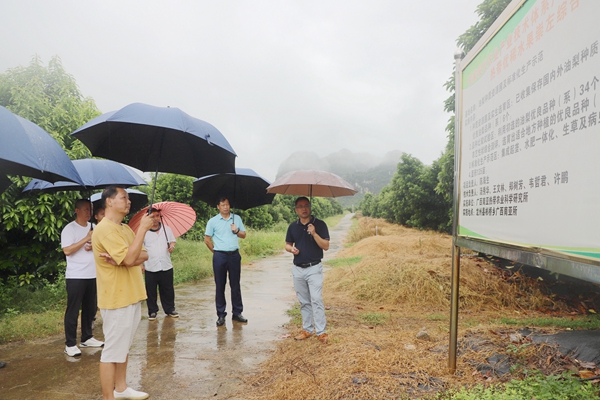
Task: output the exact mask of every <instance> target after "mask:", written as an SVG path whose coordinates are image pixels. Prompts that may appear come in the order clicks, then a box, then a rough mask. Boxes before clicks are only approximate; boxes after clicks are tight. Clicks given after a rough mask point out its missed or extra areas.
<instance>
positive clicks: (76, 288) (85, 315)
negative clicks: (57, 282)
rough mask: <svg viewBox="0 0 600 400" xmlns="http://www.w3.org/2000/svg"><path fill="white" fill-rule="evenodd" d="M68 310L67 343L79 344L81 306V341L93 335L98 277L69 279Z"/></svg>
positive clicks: (66, 320)
mask: <svg viewBox="0 0 600 400" xmlns="http://www.w3.org/2000/svg"><path fill="white" fill-rule="evenodd" d="M66 281H67V310H66V311H65V339H66V340H65V344H66V345H67V346H69V347H72V346H75V345H76V344H77V318H78V317H79V309H80V308H81V342H85V341H86V340H88V339H89V338H91V337H93V336H94V335H93V334H92V323H93V322H94V317H95V316H96V310H97V307H98V299H97V297H96V278H94V279H67V280H66Z"/></svg>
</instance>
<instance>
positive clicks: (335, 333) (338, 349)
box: [244, 218, 568, 399]
mask: <svg viewBox="0 0 600 400" xmlns="http://www.w3.org/2000/svg"><path fill="white" fill-rule="evenodd" d="M375 227H377V232H378V236H374V235H375ZM349 241H356V243H355V244H354V245H353V246H351V247H348V248H346V249H344V250H342V251H340V253H339V254H338V255H337V257H338V258H341V259H355V260H356V259H357V260H359V261H358V262H357V263H354V264H350V263H348V264H347V265H344V264H343V263H342V264H341V265H339V266H337V267H335V268H332V269H330V270H329V271H328V272H327V275H326V279H325V287H324V297H325V306H326V308H327V319H328V333H329V336H330V343H329V344H328V345H323V344H321V343H320V342H319V341H318V340H316V339H314V338H310V339H307V340H304V341H300V342H297V341H294V340H293V339H286V340H283V341H281V342H280V343H279V344H278V347H277V350H276V352H275V354H274V355H273V357H272V358H271V359H269V360H268V361H267V362H265V363H264V364H263V365H262V369H261V371H259V372H258V373H257V374H256V375H254V376H251V377H249V378H247V383H248V385H247V386H246V387H245V388H244V397H245V398H252V399H258V398H260V399H288V398H289V399H292V398H294V399H385V398H394V399H396V398H424V397H427V396H433V395H435V393H437V392H439V391H441V390H444V389H448V388H451V387H453V388H456V387H460V386H463V385H467V386H469V385H474V384H475V383H478V382H481V380H482V376H481V374H479V373H477V370H476V369H475V366H476V365H477V364H482V363H485V362H486V358H487V357H489V356H490V355H492V354H493V353H496V352H498V351H499V350H500V351H504V352H505V353H506V338H505V337H502V336H501V335H499V334H493V333H490V332H498V331H500V330H501V329H502V327H499V326H498V325H496V324H495V323H494V322H493V321H495V320H497V319H498V318H499V317H505V316H511V317H512V316H517V317H518V316H526V315H527V316H532V315H537V313H538V311H536V310H540V309H552V310H554V311H567V310H568V307H567V306H566V305H565V304H563V303H561V302H559V301H553V300H552V299H551V298H550V297H549V296H547V295H545V294H544V292H543V291H542V290H541V289H540V287H539V286H538V284H537V282H536V281H535V280H532V279H529V278H525V277H522V276H520V275H518V274H511V275H510V276H509V275H505V274H503V273H502V272H501V271H500V270H498V269H496V268H495V267H493V266H492V265H490V264H488V263H487V262H486V261H485V260H483V259H480V258H478V257H464V258H463V259H462V260H461V280H460V281H461V288H460V290H461V292H460V294H461V297H460V306H461V314H460V317H459V337H460V338H461V343H462V344H463V347H462V349H461V350H460V357H459V359H458V361H457V371H456V374H450V373H449V370H448V367H447V366H448V342H449V338H448V336H449V335H448V329H449V313H450V311H449V309H450V285H451V245H452V243H451V237H450V236H448V235H443V234H440V233H436V232H424V231H418V230H413V229H408V228H404V227H401V226H397V225H392V224H388V223H386V222H384V221H382V220H374V219H370V218H361V219H360V220H359V221H358V223H357V224H356V225H355V226H354V227H353V229H352V230H351V232H350V234H349ZM289 328H290V333H291V336H292V337H293V336H294V335H295V334H297V333H298V332H299V331H300V325H299V324H298V323H295V324H290V325H289ZM420 332H421V333H422V332H425V333H426V335H424V336H423V337H422V338H417V336H419V337H421V336H420V335H418V334H419V333H420ZM531 348H532V349H533V348H534V346H532V347H531ZM532 351H533V350H532ZM544 354H546V355H548V354H550V353H548V352H546V353H544ZM515 357H516V355H514V354H513V355H512V358H513V359H514V358H515ZM519 357H521V358H523V359H524V360H526V359H527V358H528V357H530V355H529V353H525V352H524V353H523V354H520V355H519ZM557 357H558V356H557ZM548 359H549V358H548ZM524 362H531V363H532V362H534V361H524ZM485 379H487V380H488V381H493V380H494V379H493V378H491V377H488V378H485Z"/></svg>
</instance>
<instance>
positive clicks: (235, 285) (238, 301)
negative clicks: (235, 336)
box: [213, 251, 244, 317]
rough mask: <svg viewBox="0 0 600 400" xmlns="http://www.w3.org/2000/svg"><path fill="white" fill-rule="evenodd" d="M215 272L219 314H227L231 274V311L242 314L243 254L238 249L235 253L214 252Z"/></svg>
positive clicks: (221, 315)
mask: <svg viewBox="0 0 600 400" xmlns="http://www.w3.org/2000/svg"><path fill="white" fill-rule="evenodd" d="M213 273H214V275H215V286H216V292H215V305H216V307H217V316H218V317H225V316H226V315H227V312H226V311H225V308H226V307H227V301H226V300H225V286H226V285H227V275H229V287H230V288H231V303H232V304H231V312H232V313H233V315H240V314H241V313H242V311H244V305H243V304H242V290H241V288H240V276H241V274H242V256H241V255H240V253H239V252H237V251H236V252H235V253H233V254H227V253H220V252H218V251H215V253H214V254H213Z"/></svg>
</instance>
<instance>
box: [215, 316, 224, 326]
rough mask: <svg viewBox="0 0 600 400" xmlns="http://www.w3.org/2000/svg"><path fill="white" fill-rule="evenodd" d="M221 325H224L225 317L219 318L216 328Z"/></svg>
mask: <svg viewBox="0 0 600 400" xmlns="http://www.w3.org/2000/svg"><path fill="white" fill-rule="evenodd" d="M223 325H225V317H219V319H218V320H217V326H223Z"/></svg>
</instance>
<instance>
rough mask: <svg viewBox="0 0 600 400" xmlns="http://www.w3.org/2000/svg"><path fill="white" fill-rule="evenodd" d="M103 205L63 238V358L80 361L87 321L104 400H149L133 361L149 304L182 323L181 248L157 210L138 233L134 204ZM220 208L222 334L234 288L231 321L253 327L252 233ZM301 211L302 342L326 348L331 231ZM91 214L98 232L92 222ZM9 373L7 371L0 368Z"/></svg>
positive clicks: (88, 209) (84, 213) (214, 237)
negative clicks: (132, 378) (326, 260)
mask: <svg viewBox="0 0 600 400" xmlns="http://www.w3.org/2000/svg"><path fill="white" fill-rule="evenodd" d="M101 204H102V205H101V206H99V207H96V209H94V210H92V203H91V202H90V201H89V200H84V199H82V200H78V201H77V202H76V204H75V219H74V220H73V221H72V222H70V223H69V224H68V225H66V226H65V228H64V229H63V231H62V233H61V247H62V250H63V252H64V254H65V256H66V259H67V268H66V272H65V278H66V290H67V307H66V311H65V317H64V330H65V350H64V352H65V354H67V356H69V357H77V356H81V350H80V349H79V347H78V346H77V325H78V320H80V321H81V323H80V329H81V334H80V341H79V346H81V347H84V348H85V347H103V349H102V354H101V357H100V368H99V369H100V383H101V387H102V395H103V398H104V399H146V398H148V397H149V395H148V393H145V392H142V391H138V390H135V389H133V388H131V387H129V386H127V362H128V355H129V350H130V348H131V345H132V343H133V339H134V336H135V332H136V330H137V328H138V325H139V323H140V321H141V314H142V301H144V300H145V301H146V303H147V308H148V320H149V321H154V320H156V318H157V313H158V311H159V308H158V304H157V302H158V299H157V298H158V296H160V303H161V306H162V309H163V312H164V313H165V314H166V316H167V317H171V318H177V317H179V313H178V312H177V311H176V310H175V290H174V287H173V264H172V262H171V253H172V251H173V249H174V248H175V243H176V240H175V236H174V235H173V232H172V230H171V228H170V227H168V226H167V225H165V224H163V223H162V218H161V211H160V210H159V209H156V208H151V209H150V212H149V213H148V214H145V215H143V216H142V218H141V220H140V224H139V227H138V230H137V232H136V233H134V232H133V230H132V229H131V228H130V227H129V226H128V225H127V224H123V223H122V222H123V219H124V218H125V216H127V215H128V214H129V211H130V206H131V202H130V200H129V196H128V193H127V192H126V191H125V189H123V188H121V187H116V186H110V187H108V188H106V189H105V190H104V191H103V192H102V198H101ZM216 206H217V209H218V211H219V213H218V214H217V215H215V216H214V217H213V218H211V219H210V220H209V221H208V223H207V225H206V230H205V237H204V243H205V244H206V246H207V247H208V249H209V250H210V251H211V252H212V253H213V258H212V264H213V273H214V280H215V307H216V314H217V321H216V326H217V327H221V326H223V325H225V318H226V316H227V311H226V309H227V302H226V299H225V289H226V285H227V281H229V286H230V290H231V303H232V304H231V318H232V320H233V321H236V322H241V323H247V322H248V319H247V318H246V317H244V316H243V314H242V313H243V311H244V306H243V302H242V293H241V286H240V278H241V255H240V252H239V248H240V247H239V239H244V238H246V229H245V227H244V223H243V222H242V219H241V218H240V216H239V215H235V214H233V213H232V212H231V210H230V207H231V206H230V202H229V199H228V198H227V197H221V198H220V199H219V200H218V204H217V205H216ZM295 211H296V214H297V215H298V220H297V221H294V222H292V223H291V224H290V225H289V227H288V230H287V234H286V238H285V249H286V251H288V252H290V253H292V254H293V256H294V257H293V267H292V275H293V283H294V289H295V291H296V295H297V298H298V301H299V302H300V310H301V314H302V331H301V333H300V334H299V335H298V336H296V337H295V339H296V340H304V339H307V338H309V337H311V336H313V335H316V337H317V338H318V339H319V340H320V341H321V342H322V343H324V344H326V343H327V342H328V336H327V333H326V324H327V323H326V318H325V306H324V304H323V297H322V290H323V265H322V263H321V261H322V259H323V251H326V250H328V249H329V231H328V228H327V225H326V224H325V222H323V221H322V220H319V219H317V218H315V217H314V216H313V215H312V214H311V205H310V201H309V199H308V198H306V197H299V198H297V199H296V202H295ZM92 212H93V215H94V217H95V220H96V224H95V225H94V224H92V223H91V222H90V219H91V215H92ZM144 275H145V278H144ZM80 310H81V316H80ZM98 310H100V314H101V316H102V332H103V334H104V342H102V341H100V340H98V339H96V338H94V336H93V332H92V331H93V327H94V321H95V317H96V314H97V311H98ZM5 365H6V364H5V363H0V368H2V367H4V366H5Z"/></svg>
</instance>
